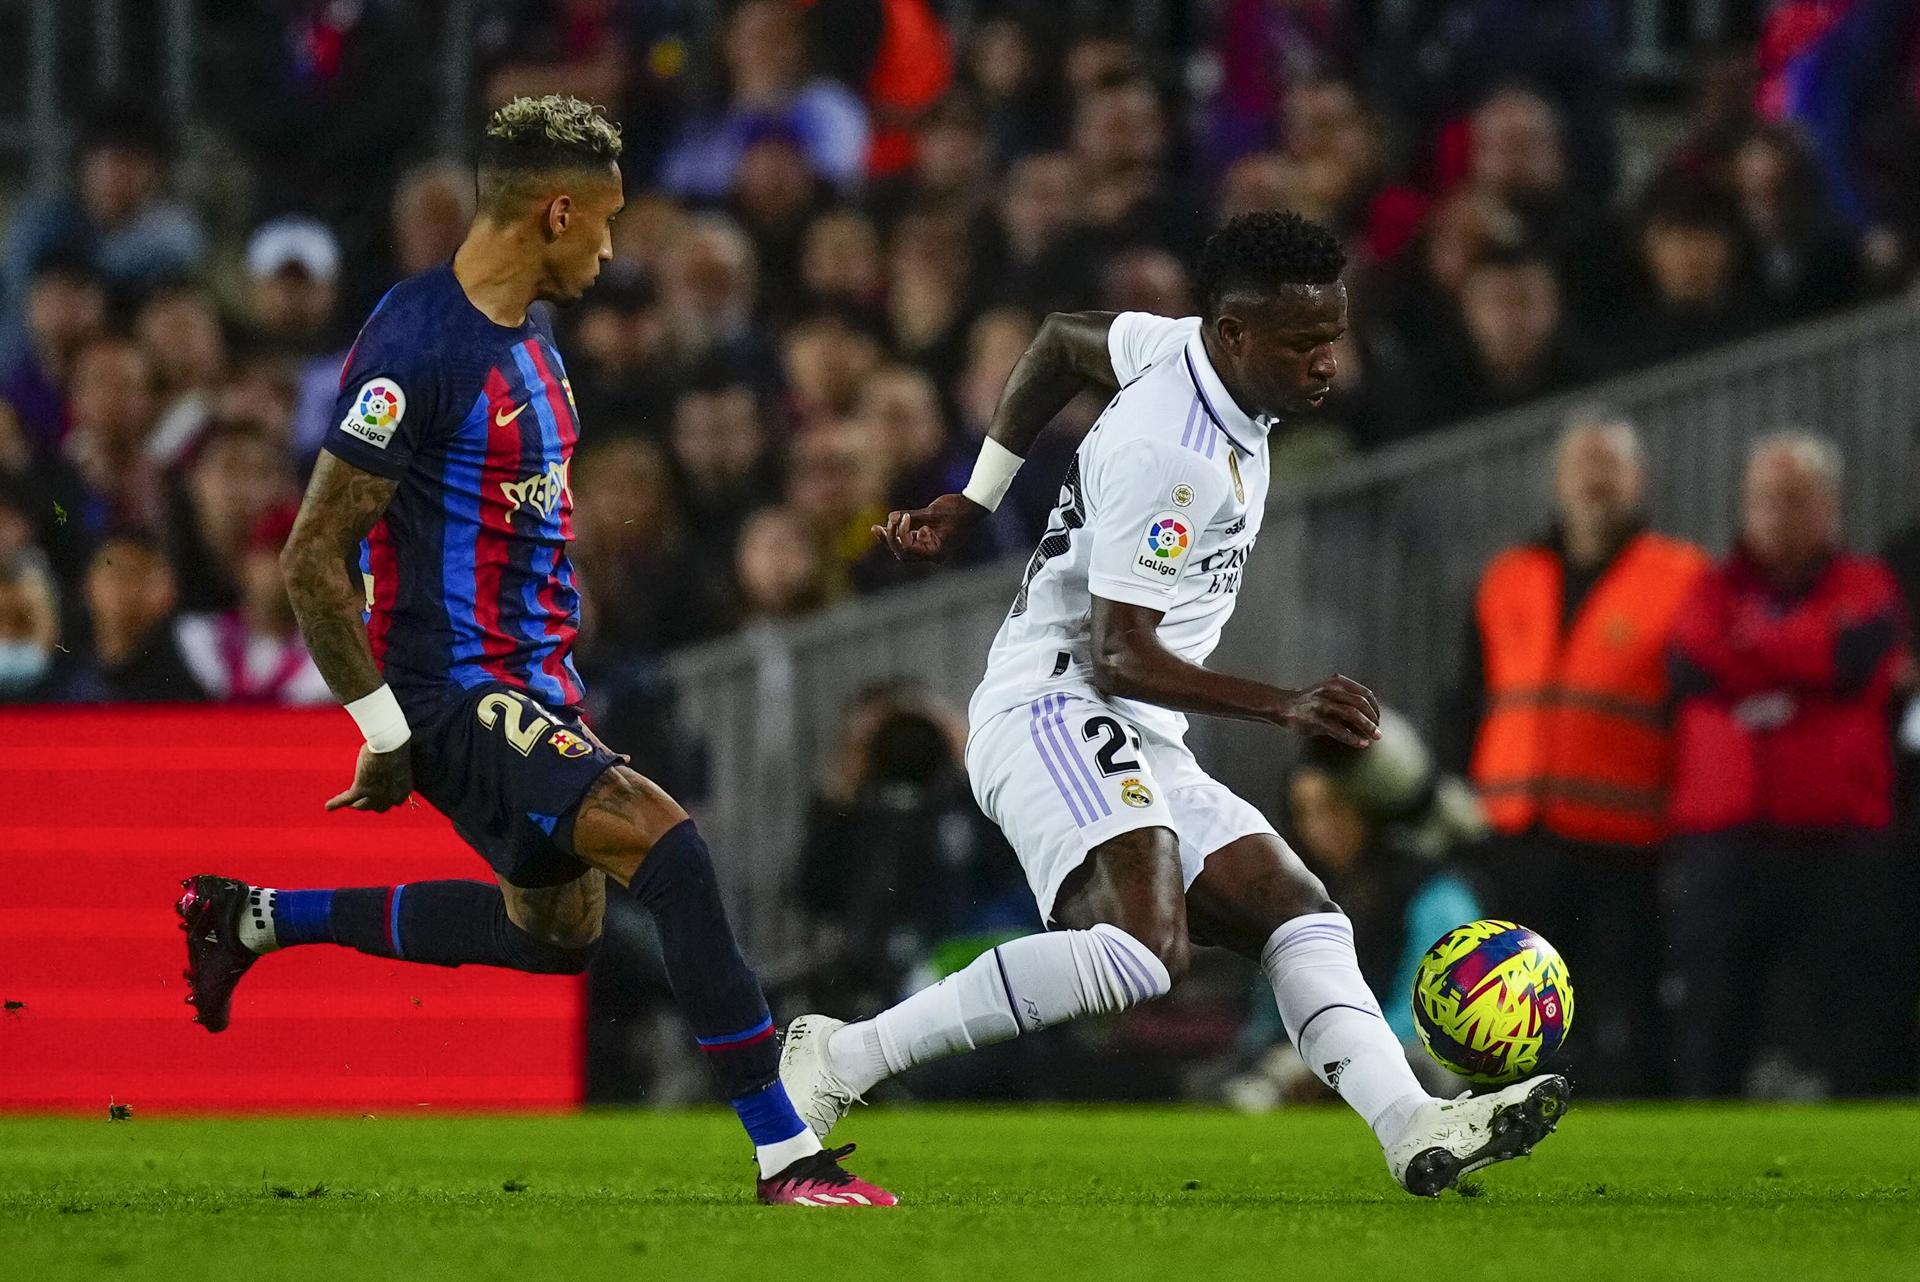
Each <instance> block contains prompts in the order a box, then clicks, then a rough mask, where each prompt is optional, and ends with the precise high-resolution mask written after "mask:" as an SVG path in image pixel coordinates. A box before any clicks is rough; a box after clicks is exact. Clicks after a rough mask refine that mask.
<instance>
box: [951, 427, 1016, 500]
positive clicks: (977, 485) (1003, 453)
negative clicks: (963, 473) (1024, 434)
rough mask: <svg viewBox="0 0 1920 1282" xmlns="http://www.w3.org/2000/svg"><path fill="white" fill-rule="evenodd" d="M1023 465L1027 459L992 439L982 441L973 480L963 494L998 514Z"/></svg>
mask: <svg viewBox="0 0 1920 1282" xmlns="http://www.w3.org/2000/svg"><path fill="white" fill-rule="evenodd" d="M1024 462H1026V460H1025V459H1023V458H1021V457H1020V456H1019V455H1018V454H1015V453H1014V452H1013V451H1012V450H1010V449H1008V448H1007V447H1006V446H1004V445H1002V444H1001V443H1000V442H998V441H996V440H994V439H993V438H992V437H991V436H989V437H988V438H987V439H986V440H984V441H982V442H980V457H979V458H977V459H975V460H974V461H973V478H972V479H971V480H969V481H968V482H967V488H966V489H964V490H961V491H960V493H961V494H962V495H964V496H966V497H967V498H970V499H972V500H973V501H974V502H975V503H978V504H979V505H980V506H981V507H983V508H985V509H987V511H989V512H992V511H995V510H997V509H998V508H999V506H1000V500H1001V499H1003V498H1005V497H1007V489H1008V487H1010V486H1011V485H1012V484H1013V478H1014V477H1015V476H1016V475H1018V474H1019V472H1020V465H1021V464H1022V463H1024Z"/></svg>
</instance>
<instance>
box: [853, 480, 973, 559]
mask: <svg viewBox="0 0 1920 1282" xmlns="http://www.w3.org/2000/svg"><path fill="white" fill-rule="evenodd" d="M986 519H987V509H985V508H983V507H981V506H980V505H979V504H978V503H975V502H974V501H973V500H972V499H970V498H968V497H967V496H966V495H964V494H942V495H941V496H940V497H939V498H937V499H935V500H934V501H933V502H931V503H929V504H927V505H926V506H925V507H923V508H916V509H914V510H913V511H911V512H891V513H888V515H887V523H886V524H885V525H876V526H874V527H873V532H874V534H875V536H877V537H878V538H879V540H880V541H881V542H882V543H885V544H886V545H887V551H889V552H891V553H893V555H894V559H895V560H899V561H944V560H946V559H947V558H948V557H950V556H952V555H953V553H954V551H955V550H956V549H957V548H958V547H959V546H960V544H961V543H962V542H963V541H964V539H965V537H966V534H967V532H968V531H969V530H971V529H973V527H974V526H976V525H978V524H980V522H982V521H984V520H986Z"/></svg>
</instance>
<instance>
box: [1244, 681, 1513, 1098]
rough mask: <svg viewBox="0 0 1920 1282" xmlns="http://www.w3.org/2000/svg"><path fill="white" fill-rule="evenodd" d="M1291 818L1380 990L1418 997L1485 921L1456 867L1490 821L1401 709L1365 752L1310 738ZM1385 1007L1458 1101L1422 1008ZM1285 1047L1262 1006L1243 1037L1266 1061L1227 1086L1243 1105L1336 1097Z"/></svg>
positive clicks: (1437, 1083) (1365, 971)
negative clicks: (1444, 940) (1452, 945)
mask: <svg viewBox="0 0 1920 1282" xmlns="http://www.w3.org/2000/svg"><path fill="white" fill-rule="evenodd" d="M1287 812H1288V815H1289V816H1290V817H1291V818H1292V820H1293V828H1294V831H1295V832H1296V833H1297V834H1298V835H1299V839H1300V853H1301V856H1302V857H1303V858H1304V859H1305V860H1306V862H1307V864H1308V866H1310V867H1311V868H1312V869H1313V871H1314V872H1315V873H1317V874H1318V875H1319V876H1320V879H1321V880H1322V881H1323V882H1325V883H1326V887H1327V895H1328V897H1329V898H1331V899H1332V900H1333V901H1334V902H1335V903H1337V904H1339V905H1340V910H1341V911H1342V912H1344V913H1346V915H1347V916H1348V917H1349V918H1351V919H1352V920H1353V934H1354V939H1355V940H1356V941H1358V943H1359V947H1360V949H1361V953H1360V973H1361V974H1362V975H1364V976H1365V977H1366V980H1367V987H1369V988H1371V989H1372V990H1373V991H1374V992H1375V993H1388V994H1402V993H1411V992H1412V991H1413V987H1414V977H1415V974H1416V972H1417V971H1418V968H1419V965H1420V958H1421V956H1422V955H1423V954H1424V953H1425V952H1426V950H1427V949H1428V948H1430V947H1432V946H1433V943H1434V941H1436V940H1438V939H1439V938H1440V937H1441V936H1442V935H1445V934H1446V933H1447V932H1448V931H1450V930H1452V929H1453V928H1454V927H1456V926H1464V925H1465V924H1466V923H1468V922H1470V921H1477V920H1478V919H1479V918H1480V917H1481V916H1482V915H1483V913H1482V911H1481V904H1480V898H1479V895H1478V894H1477V893H1476V891H1475V890H1474V887H1473V884H1472V883H1471V882H1470V881H1469V880H1468V879H1467V878H1466V876H1465V875H1464V874H1463V873H1462V872H1461V871H1460V869H1459V868H1458V867H1457V866H1456V865H1455V864H1454V863H1453V862H1452V861H1453V859H1454V857H1455V856H1456V855H1457V854H1458V853H1459V852H1460V851H1461V850H1462V848H1463V847H1467V846H1470V845H1471V844H1472V843H1474V842H1477V841H1479V840H1481V839H1482V838H1484V837H1485V836H1486V832H1487V826H1486V821H1485V820H1484V819H1483V818H1482V817H1481V814H1480V809H1479V807H1478V806H1477V805H1476V804H1475V802H1474V799H1473V793H1472V792H1471V791H1470V790H1469V789H1468V788H1467V786H1466V784H1465V783H1464V782H1462V781H1461V780H1460V779H1459V778H1458V777H1456V776H1453V775H1442V774H1440V773H1439V772H1438V771H1437V770H1436V769H1435V767H1434V764H1433V761H1432V758H1431V756H1430V755H1429V754H1428V752H1427V746H1426V745H1425V744H1424V743H1422V742H1421V740H1420V736H1419V734H1418V732H1416V731H1415V730H1414V728H1413V726H1412V725H1411V724H1410V723H1409V722H1408V721H1407V720H1406V719H1405V718H1404V717H1402V716H1400V715H1399V714H1398V713H1396V712H1394V711H1393V710H1392V709H1387V710H1385V711H1384V713H1383V714H1382V716H1381V721H1380V741H1379V742H1378V743H1376V744H1374V745H1373V747H1371V748H1369V749H1368V750H1367V751H1366V752H1364V753H1360V752H1354V751H1352V750H1350V749H1346V748H1342V747H1340V746H1338V745H1336V744H1334V743H1333V742H1332V741H1331V740H1327V739H1316V740H1311V741H1309V742H1308V744H1307V749H1306V754H1305V757H1304V759H1303V760H1302V762H1301V763H1300V765H1299V766H1297V767H1296V768H1295V769H1294V770H1293V772H1292V773H1291V775H1290V776H1289V777H1288V780H1287ZM1382 1004H1383V1006H1384V1007H1385V1011H1386V1018H1387V1023H1388V1024H1390V1025H1391V1026H1392V1028H1393V1031H1394V1035H1395V1036H1397V1037H1399V1039H1400V1041H1401V1043H1402V1044H1403V1045H1404V1046H1405V1047H1406V1049H1407V1062H1408V1063H1409V1064H1411V1065H1412V1066H1413V1070H1414V1073H1415V1074H1416V1075H1417V1076H1419V1078H1420V1079H1421V1081H1422V1083H1423V1084H1425V1085H1426V1087H1427V1089H1428V1090H1430V1091H1432V1092H1434V1093H1435V1094H1438V1095H1444V1096H1449V1097H1450V1096H1453V1095H1457V1094H1459V1093H1460V1091H1461V1090H1462V1089H1463V1087H1464V1083H1462V1082H1461V1081H1460V1079H1459V1078H1457V1077H1455V1076H1454V1075H1453V1074H1452V1073H1449V1072H1448V1071H1447V1070H1446V1069H1444V1068H1442V1067H1441V1066H1440V1064H1439V1063H1438V1062H1437V1061H1436V1060H1434V1058H1433V1057H1432V1056H1431V1055H1428V1054H1427V1052H1426V1050H1425V1049H1424V1048H1423V1047H1422V1046H1421V1045H1420V1043H1419V1038H1418V1036H1417V1034H1416V1033H1415V1032H1414V1027H1413V1009H1412V1006H1411V1004H1410V1003H1408V1002H1406V1001H1388V1002H1384V1003H1382ZM1285 1038H1286V1029H1285V1028H1284V1026H1282V1024H1281V1023H1280V1016H1279V1014H1278V1012H1277V1010H1276V1009H1275V1008H1274V1005H1273V1003H1272V1001H1271V1000H1256V1001H1255V1002H1254V1007H1253V1016H1252V1018H1251V1019H1250V1020H1249V1021H1248V1026H1247V1028H1246V1029H1245V1030H1244V1033H1243V1040H1244V1042H1245V1043H1246V1044H1247V1046H1248V1048H1249V1049H1251V1050H1258V1051H1264V1053H1263V1054H1261V1056H1260V1059H1259V1061H1258V1064H1257V1067H1256V1068H1255V1070H1254V1071H1253V1072H1251V1073H1249V1074H1247V1075H1245V1076H1244V1077H1241V1078H1240V1079H1238V1080H1236V1081H1235V1082H1233V1083H1231V1084H1230V1085H1229V1086H1228V1088H1227V1098H1228V1100H1229V1101H1230V1102H1231V1103H1233V1104H1234V1105H1235V1106H1236V1107H1239V1108H1241V1109H1243V1110H1246V1111H1249V1112H1264V1111H1265V1110H1266V1109H1268V1108H1271V1107H1273V1106H1274V1105H1276V1104H1278V1103H1280V1102H1282V1101H1283V1100H1287V1099H1292V1098H1301V1097H1307V1098H1315V1097H1321V1096H1323V1095H1325V1094H1326V1091H1325V1088H1324V1087H1322V1086H1321V1085H1320V1083H1319V1082H1318V1080H1316V1079H1315V1078H1314V1076H1313V1074H1312V1073H1311V1072H1310V1071H1309V1070H1308V1069H1307V1067H1306V1065H1305V1064H1303V1063H1301V1061H1300V1056H1299V1055H1298V1054H1296V1053H1295V1052H1294V1050H1293V1048H1292V1047H1291V1046H1288V1045H1286V1043H1285Z"/></svg>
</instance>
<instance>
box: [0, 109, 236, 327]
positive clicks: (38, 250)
mask: <svg viewBox="0 0 1920 1282" xmlns="http://www.w3.org/2000/svg"><path fill="white" fill-rule="evenodd" d="M171 159H172V142H171V140H170V139H169V137H168V135H167V129H166V126H165V125H164V124H163V123H162V122H161V121H160V120H159V118H158V117H157V116H156V115H155V114H154V113H153V112H152V111H151V110H150V109H148V108H147V107H145V106H142V105H140V104H137V103H133V102H130V101H115V102H107V103H103V104H101V105H100V106H99V107H96V108H95V109H94V110H93V111H92V112H90V113H89V114H88V116H87V118H86V119H85V121H84V122H83V123H82V124H81V127H80V145H79V157H78V161H77V164H76V167H75V170H74V179H75V181H74V190H73V191H72V192H71V193H58V194H47V195H44V196H41V197H40V198H38V199H35V200H30V201H28V202H26V203H25V204H23V205H21V206H20V207H18V208H17V209H16V210H15V211H14V214H13V218H12V219H11V221H10V222H9V223H8V225H7V232H6V240H5V245H6V252H5V254H4V255H0V283H4V287H5V303H4V312H0V356H8V357H11V356H14V355H17V354H18V351H19V348H20V344H21V341H22V338H23V335H22V330H21V326H22V323H23V321H24V319H25V316H24V313H25V310H26V305H27V293H28V283H29V282H30V281H31V280H33V278H34V275H35V273H36V272H37V271H38V270H39V268H40V265H41V264H42V263H43V262H45V261H46V260H47V259H48V258H50V257H65V258H68V259H70V260H71V261H73V262H76V263H84V264H85V265H86V266H87V268H88V269H90V271H91V272H93V273H96V274H97V275H98V277H99V278H100V279H101V280H103V281H104V282H106V283H107V284H108V285H109V286H110V287H112V288H113V289H114V290H116V291H119V290H127V291H132V290H137V289H139V288H141V287H143V286H147V285H152V284H155V283H157V282H159V281H162V280H169V279H174V278H177V277H180V276H184V275H186V274H188V273H190V272H192V271H193V270H194V269H195V268H197V267H199V265H200V262H201V260H202V259H203V258H205V257H206V253H207V238H206V234H205V233H204V232H203V231H202V230H201V228H200V222H199V219H198V218H196V217H195V215H194V214H193V212H192V211H191V210H190V209H189V208H188V207H187V206H185V205H182V204H179V203H177V202H175V201H173V200H172V199H171V198H170V197H169V196H168V194H167V190H166V189H167V183H168V167H169V164H170V162H171Z"/></svg>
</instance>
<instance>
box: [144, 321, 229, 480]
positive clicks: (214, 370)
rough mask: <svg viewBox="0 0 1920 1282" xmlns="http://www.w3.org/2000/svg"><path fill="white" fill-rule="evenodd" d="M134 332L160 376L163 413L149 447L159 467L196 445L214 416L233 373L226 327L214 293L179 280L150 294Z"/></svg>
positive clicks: (167, 464)
mask: <svg viewBox="0 0 1920 1282" xmlns="http://www.w3.org/2000/svg"><path fill="white" fill-rule="evenodd" d="M134 333H135V335H137V336H138V338H139V339H140V345H141V346H142V347H143V348H145V349H146V353H147V356H148V358H149V359H150V360H152V362H153V367H154V372H155V374H156V376H157V378H158V382H159V403H160V416H159V419H158V420H157V421H156V422H155V423H154V426H153V433H152V435H151V436H150V437H149V438H148V441H147V452H148V454H149V455H151V456H152V458H153V460H154V462H155V463H156V464H157V465H158V466H159V467H161V468H170V467H172V466H173V465H174V464H176V463H177V462H179V460H180V459H181V458H183V457H184V456H185V455H187V454H188V453H190V452H191V451H192V449H193V447H194V445H195V444H196V443H198V441H199V439H200V434H201V433H202V432H204V431H206V429H207V424H208V423H209V422H211V421H212V418H213V412H214V405H215V399H216V395H217V392H218V389H219V387H220V385H221V383H222V382H224V381H225V379H226V375H227V336H226V331H225V330H224V329H223V328H222V327H221V324H220V311H219V308H218V307H217V306H216V305H215V303H214V300H213V297H212V296H211V295H210V294H208V293H207V292H206V291H205V290H203V289H200V288H198V287H196V286H191V285H175V286H169V287H167V288H165V289H161V290H158V291H156V292H155V293H153V294H151V295H150V296H149V297H148V298H147V301H146V303H145V304H144V305H142V307H141V308H140V313H139V316H138V317H137V318H136V319H135V321H134Z"/></svg>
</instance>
